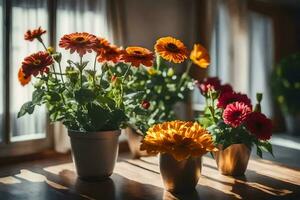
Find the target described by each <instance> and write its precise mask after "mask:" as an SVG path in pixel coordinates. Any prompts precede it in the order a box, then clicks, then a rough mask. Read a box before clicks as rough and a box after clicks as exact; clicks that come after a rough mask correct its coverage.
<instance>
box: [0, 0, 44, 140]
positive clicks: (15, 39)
mask: <svg viewBox="0 0 300 200" xmlns="http://www.w3.org/2000/svg"><path fill="white" fill-rule="evenodd" d="M11 3H12V27H11V38H12V40H11V44H10V45H11V46H10V47H11V48H10V53H11V55H10V58H9V59H10V68H9V70H10V72H9V74H10V119H11V120H10V122H11V136H12V140H17V138H20V137H21V138H22V139H32V138H33V137H36V136H39V137H45V131H46V110H45V107H40V108H37V110H36V112H35V113H34V114H33V115H26V116H23V117H22V118H19V119H17V113H18V111H19V110H20V108H21V106H22V104H23V103H25V102H26V101H29V100H31V94H32V91H33V86H32V85H27V86H25V87H23V86H21V85H20V83H19V81H18V78H17V74H18V70H19V68H20V66H21V63H22V61H23V59H24V57H26V56H28V55H29V54H32V53H35V52H36V51H38V50H43V47H42V46H41V45H40V44H38V43H37V42H28V41H24V33H25V32H26V31H27V30H28V29H33V28H36V27H38V26H42V27H43V28H44V29H47V28H48V15H47V1H39V0H22V1H19V0H13V1H11ZM1 16H2V15H1ZM44 39H45V41H46V42H48V37H44ZM1 55H2V54H1ZM1 60H2V59H1ZM1 94H2V92H1Z"/></svg>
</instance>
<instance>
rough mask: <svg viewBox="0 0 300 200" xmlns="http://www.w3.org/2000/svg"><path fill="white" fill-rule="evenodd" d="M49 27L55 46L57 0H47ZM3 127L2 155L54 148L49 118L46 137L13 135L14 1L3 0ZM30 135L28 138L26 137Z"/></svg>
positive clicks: (0, 145)
mask: <svg viewBox="0 0 300 200" xmlns="http://www.w3.org/2000/svg"><path fill="white" fill-rule="evenodd" d="M47 5H48V7H47V13H48V20H49V22H48V27H47V29H48V30H49V34H50V44H51V46H55V35H56V32H55V25H56V0H47ZM1 9H2V11H3V38H2V39H3V46H2V47H1V48H3V55H2V56H3V60H2V63H1V64H2V67H3V80H4V81H3V82H4V84H3V86H2V87H3V91H4V98H3V107H4V111H3V115H4V117H3V119H2V120H3V129H2V131H1V132H0V134H1V136H2V140H1V141H0V157H12V156H21V155H28V154H34V153H39V152H42V151H44V150H49V149H53V130H54V128H53V125H50V123H49V118H47V126H46V130H45V136H44V137H38V135H35V137H36V138H34V137H30V135H26V136H25V137H24V139H23V140H20V141H19V140H14V139H12V137H11V123H10V122H11V119H10V84H11V83H10V77H9V74H10V63H11V62H10V61H11V59H12V58H11V52H10V49H11V44H12V43H11V40H12V37H11V33H12V32H11V28H12V2H11V1H10V0H3V4H2V8H1ZM26 137H28V139H26Z"/></svg>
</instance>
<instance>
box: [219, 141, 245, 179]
mask: <svg viewBox="0 0 300 200" xmlns="http://www.w3.org/2000/svg"><path fill="white" fill-rule="evenodd" d="M250 153H251V149H249V148H248V147H247V146H246V145H244V144H233V145H230V146H229V147H227V148H226V149H225V150H223V149H222V146H219V151H217V152H214V153H213V154H214V157H215V160H216V162H217V165H218V169H219V171H220V172H221V174H224V175H229V176H242V175H244V173H245V171H246V169H247V166H248V161H249V158H250Z"/></svg>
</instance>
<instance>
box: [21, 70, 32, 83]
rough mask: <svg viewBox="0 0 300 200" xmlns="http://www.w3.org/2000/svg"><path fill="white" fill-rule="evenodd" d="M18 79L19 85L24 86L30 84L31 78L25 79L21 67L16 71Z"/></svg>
mask: <svg viewBox="0 0 300 200" xmlns="http://www.w3.org/2000/svg"><path fill="white" fill-rule="evenodd" d="M18 79H19V82H20V83H21V85H22V86H25V85H27V84H28V83H29V82H30V80H31V76H28V77H26V76H25V74H24V73H23V70H22V67H20V69H19V71H18Z"/></svg>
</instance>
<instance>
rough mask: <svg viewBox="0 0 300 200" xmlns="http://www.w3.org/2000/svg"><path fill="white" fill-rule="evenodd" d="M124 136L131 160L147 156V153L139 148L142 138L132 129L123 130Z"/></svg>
mask: <svg viewBox="0 0 300 200" xmlns="http://www.w3.org/2000/svg"><path fill="white" fill-rule="evenodd" d="M124 132H125V134H126V135H127V138H128V146H129V149H130V152H131V154H132V157H133V158H140V157H145V156H149V154H148V153H147V151H141V150H140V146H141V142H142V140H143V136H142V135H141V134H138V133H137V132H136V131H135V130H134V129H132V128H130V127H128V128H126V129H124Z"/></svg>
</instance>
